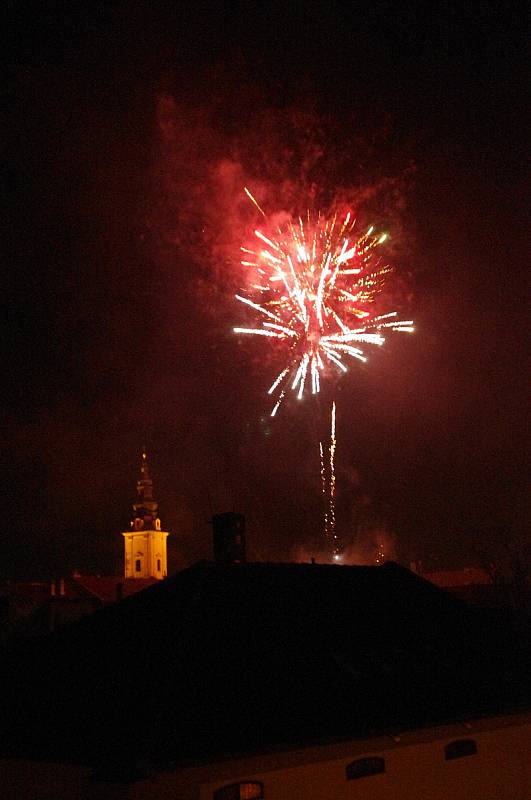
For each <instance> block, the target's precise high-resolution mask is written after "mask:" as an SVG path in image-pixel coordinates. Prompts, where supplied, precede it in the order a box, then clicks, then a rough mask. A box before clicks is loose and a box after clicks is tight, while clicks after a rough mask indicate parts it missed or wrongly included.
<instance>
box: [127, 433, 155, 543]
mask: <svg viewBox="0 0 531 800" xmlns="http://www.w3.org/2000/svg"><path fill="white" fill-rule="evenodd" d="M136 491H137V495H138V499H137V501H136V503H133V525H134V527H135V528H145V529H148V530H150V529H153V528H155V527H156V524H155V523H156V520H157V519H158V518H159V516H158V508H159V504H158V503H157V501H156V500H155V499H154V497H153V481H152V479H151V475H150V472H149V462H148V456H147V451H146V448H145V447H143V448H142V459H141V462H140V477H139V478H138V480H137V482H136Z"/></svg>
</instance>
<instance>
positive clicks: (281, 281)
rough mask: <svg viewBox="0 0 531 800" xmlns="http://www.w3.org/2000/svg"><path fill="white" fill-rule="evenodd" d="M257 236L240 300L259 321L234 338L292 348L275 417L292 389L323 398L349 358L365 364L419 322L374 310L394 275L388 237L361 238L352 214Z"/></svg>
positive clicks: (247, 253)
mask: <svg viewBox="0 0 531 800" xmlns="http://www.w3.org/2000/svg"><path fill="white" fill-rule="evenodd" d="M245 192H246V194H247V195H248V197H249V198H250V199H251V200H252V202H253V203H254V205H255V206H256V208H257V209H258V210H259V211H260V213H261V214H262V215H263V217H264V218H266V215H265V213H264V211H263V210H262V208H261V207H260V206H259V205H258V203H257V201H256V200H255V199H254V197H253V196H252V194H251V193H250V192H249V190H248V189H245ZM266 219H267V218H266ZM254 234H255V239H256V244H255V245H254V246H253V247H242V248H241V249H242V252H243V253H244V258H243V259H242V261H241V263H242V265H243V266H244V267H246V268H247V269H248V270H249V280H248V289H247V290H246V292H245V294H243V293H242V294H237V295H236V299H237V300H238V301H239V302H241V303H243V304H245V305H246V306H248V307H249V308H251V309H252V310H253V311H254V312H255V314H256V318H255V319H256V321H255V325H254V326H253V327H249V328H243V327H237V328H234V331H235V333H240V334H248V335H252V336H265V337H268V338H270V339H274V340H276V341H279V342H281V343H283V344H284V345H285V346H286V350H285V353H286V357H285V362H284V366H283V368H282V370H281V371H280V372H279V373H278V375H277V376H276V377H275V380H274V381H273V383H272V385H271V386H270V388H269V390H268V393H269V394H270V395H272V396H273V397H274V398H275V404H274V406H273V410H272V412H271V416H275V414H276V413H277V411H278V409H279V407H280V404H281V403H282V401H283V399H284V398H285V396H286V393H287V392H288V391H289V390H291V391H293V392H294V393H295V394H296V396H297V397H298V398H299V399H302V397H303V396H304V393H305V391H311V393H312V394H314V395H315V394H318V393H319V391H320V388H321V379H322V377H325V376H326V375H327V374H329V372H331V371H335V372H339V373H341V372H346V371H347V363H345V362H348V360H349V359H357V360H359V361H363V362H364V361H366V360H367V357H366V355H365V349H366V346H367V345H372V346H381V345H383V344H384V341H385V336H384V334H385V333H387V332H391V331H405V332H411V331H413V322H412V320H406V321H404V320H398V319H397V312H396V311H389V312H387V313H384V314H381V313H378V314H375V312H374V310H373V309H374V301H375V299H376V298H377V296H378V295H379V294H380V293H381V291H382V289H383V286H384V283H385V278H386V275H387V274H388V273H389V272H390V267H388V266H387V265H385V264H384V263H383V262H382V260H381V258H380V257H379V256H378V254H377V250H378V247H379V246H380V245H382V244H383V242H384V241H385V240H386V238H387V235H386V234H385V233H382V234H379V233H375V232H374V229H373V227H370V228H369V229H368V230H367V231H366V232H365V233H361V234H360V233H358V232H356V220H355V219H353V218H352V215H351V213H350V212H348V213H347V214H346V215H345V216H344V217H342V218H341V219H339V218H338V215H337V214H335V215H334V216H332V217H331V218H325V217H323V216H322V215H321V214H317V215H316V216H315V217H313V218H312V216H311V214H310V212H308V213H307V215H306V218H305V219H304V220H303V219H302V218H300V217H299V219H298V220H297V221H296V222H294V221H289V222H287V223H286V225H285V226H284V227H280V226H278V227H276V229H275V230H274V231H270V230H266V233H264V232H263V231H261V230H259V229H256V230H255V232H254ZM266 234H267V235H266Z"/></svg>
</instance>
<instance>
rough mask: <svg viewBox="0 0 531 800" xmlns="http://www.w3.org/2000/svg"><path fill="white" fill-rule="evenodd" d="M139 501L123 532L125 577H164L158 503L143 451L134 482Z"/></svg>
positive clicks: (163, 540)
mask: <svg viewBox="0 0 531 800" xmlns="http://www.w3.org/2000/svg"><path fill="white" fill-rule="evenodd" d="M136 491H137V494H138V500H137V502H136V503H133V515H132V519H131V530H130V531H124V533H123V534H122V535H123V537H124V545H125V553H124V567H125V577H126V578H158V579H159V580H160V579H162V578H165V577H166V575H167V574H168V561H167V556H166V539H167V537H168V533H166V532H165V531H162V530H161V528H160V518H159V515H158V508H159V504H158V503H157V502H156V500H154V499H153V481H152V480H151V477H150V474H149V466H148V460H147V454H146V450H145V448H144V450H143V452H142V464H141V467H140V478H139V480H138V481H137V483H136Z"/></svg>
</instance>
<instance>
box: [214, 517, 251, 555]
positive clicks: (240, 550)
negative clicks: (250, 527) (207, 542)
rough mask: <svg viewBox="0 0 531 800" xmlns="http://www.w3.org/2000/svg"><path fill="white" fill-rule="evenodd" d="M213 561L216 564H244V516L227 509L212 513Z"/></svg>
mask: <svg viewBox="0 0 531 800" xmlns="http://www.w3.org/2000/svg"><path fill="white" fill-rule="evenodd" d="M212 526H213V530H214V561H216V563H218V564H244V563H245V561H246V557H245V517H244V516H243V514H235V513H234V512H232V511H229V512H228V513H226V514H214V516H213V517H212Z"/></svg>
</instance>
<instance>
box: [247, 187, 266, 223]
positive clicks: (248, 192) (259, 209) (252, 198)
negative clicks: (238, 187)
mask: <svg viewBox="0 0 531 800" xmlns="http://www.w3.org/2000/svg"><path fill="white" fill-rule="evenodd" d="M243 191H244V192H245V194H246V195H247V197H248V198H249V200H250V201H251V202H252V203H254V205H255V206H256V207H257V209H258V211H259V212H260V214H262V216H263V217H265V212H264V211H263V210H262V209H261V208H260V206H259V205H258V202H257V201H256V200H255V199H254V197H253V196H252V194H251V192H250V191H249V189H248V188H247V186H244V187H243Z"/></svg>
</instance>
